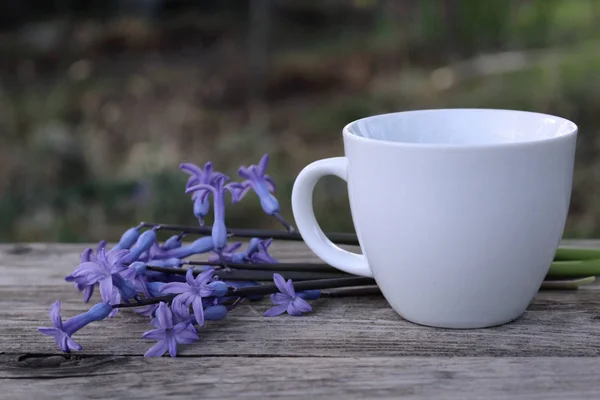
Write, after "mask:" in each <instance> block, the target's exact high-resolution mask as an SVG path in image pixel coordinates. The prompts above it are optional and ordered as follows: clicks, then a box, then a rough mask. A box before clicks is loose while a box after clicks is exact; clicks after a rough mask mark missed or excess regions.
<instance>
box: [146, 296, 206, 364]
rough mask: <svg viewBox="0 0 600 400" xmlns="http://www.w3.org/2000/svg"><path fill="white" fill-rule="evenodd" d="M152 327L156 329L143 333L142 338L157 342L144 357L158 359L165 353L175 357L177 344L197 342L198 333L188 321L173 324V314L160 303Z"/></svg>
mask: <svg viewBox="0 0 600 400" xmlns="http://www.w3.org/2000/svg"><path fill="white" fill-rule="evenodd" d="M152 325H154V327H155V328H156V329H153V330H151V331H148V332H145V333H144V334H143V337H144V338H146V339H152V340H157V341H158V342H157V343H156V344H155V345H154V346H152V347H150V349H148V351H147V352H146V354H144V357H160V356H162V355H163V354H165V353H166V352H167V351H168V352H169V354H170V355H171V357H176V356H177V345H178V344H190V343H193V342H195V341H196V340H198V333H197V332H196V330H195V329H194V326H193V325H192V324H191V323H190V322H189V321H187V322H186V321H183V322H180V323H177V324H175V323H173V312H172V311H171V309H170V308H169V306H168V305H167V304H166V303H164V302H162V301H161V302H160V304H159V305H158V308H157V309H156V317H155V318H154V319H153V320H152Z"/></svg>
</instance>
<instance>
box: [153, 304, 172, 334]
mask: <svg viewBox="0 0 600 400" xmlns="http://www.w3.org/2000/svg"><path fill="white" fill-rule="evenodd" d="M156 318H157V319H158V323H159V324H160V327H161V328H163V329H170V328H172V327H173V314H172V312H171V309H170V308H169V306H168V305H167V304H166V303H164V302H162V301H161V302H160V304H159V305H158V309H157V310H156Z"/></svg>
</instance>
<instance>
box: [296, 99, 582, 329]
mask: <svg viewBox="0 0 600 400" xmlns="http://www.w3.org/2000/svg"><path fill="white" fill-rule="evenodd" d="M577 130H578V128H577V126H576V125H575V124H574V123H573V122H571V121H568V120H566V119H564V118H560V117H556V116H552V115H546V114H539V113H533V112H525V111H512V110H493V109H439V110H418V111H406V112H397V113H391V114H383V115H376V116H371V117H368V118H363V119H360V120H357V121H354V122H352V123H350V124H348V125H347V126H346V127H344V129H343V140H344V153H345V156H344V157H335V158H328V159H324V160H319V161H316V162H313V163H312V164H310V165H308V166H307V167H305V168H304V169H303V170H302V171H301V172H300V174H299V175H298V177H297V179H296V182H295V183H294V188H293V191H292V208H293V212H294V218H295V220H296V224H297V227H298V230H299V232H300V234H301V235H302V238H303V239H304V241H305V242H306V244H307V245H308V247H310V249H311V250H312V251H313V252H314V253H315V254H316V255H317V256H318V257H320V258H321V259H322V260H323V261H325V262H326V263H328V264H330V265H332V266H334V267H335V268H338V269H340V270H342V271H345V272H348V273H351V274H356V275H362V276H367V277H373V278H374V279H375V281H376V282H377V285H378V286H379V288H380V289H381V292H382V293H383V295H384V297H385V298H386V300H387V301H388V302H389V304H390V305H391V306H392V308H393V309H394V310H395V311H396V312H397V313H398V314H400V316H402V317H403V318H405V319H407V320H409V321H412V322H414V323H417V324H421V325H428V326H433V327H445V328H462V329H465V328H482V327H489V326H495V325H500V324H503V323H507V322H510V321H512V320H514V319H516V318H518V317H519V316H520V315H521V314H523V313H524V312H525V310H526V308H527V306H528V305H529V303H530V302H531V300H532V299H533V297H534V296H535V294H536V293H537V291H538V290H539V288H540V286H541V284H542V281H543V280H544V277H545V275H546V274H547V272H548V270H549V267H550V265H551V263H552V260H553V258H554V254H555V252H556V250H557V248H558V246H559V245H560V240H561V237H562V234H563V230H564V226H565V221H566V218H567V213H568V208H569V202H570V197H571V185H572V179H573V165H574V156H575V142H576V137H577ZM325 175H335V176H338V177H340V178H342V179H344V180H346V182H347V184H348V196H349V200H350V209H351V212H352V219H353V222H354V227H355V230H356V234H357V236H358V241H359V243H360V247H361V250H362V254H356V253H352V252H348V251H346V250H343V249H341V248H339V247H337V246H336V245H334V244H333V243H332V242H331V241H329V239H327V237H326V236H325V235H324V233H323V231H322V230H321V228H320V227H319V225H318V223H317V221H316V219H315V215H314V211H313V205H312V195H313V189H314V186H315V184H316V183H317V181H318V180H319V179H320V178H321V177H322V176H325Z"/></svg>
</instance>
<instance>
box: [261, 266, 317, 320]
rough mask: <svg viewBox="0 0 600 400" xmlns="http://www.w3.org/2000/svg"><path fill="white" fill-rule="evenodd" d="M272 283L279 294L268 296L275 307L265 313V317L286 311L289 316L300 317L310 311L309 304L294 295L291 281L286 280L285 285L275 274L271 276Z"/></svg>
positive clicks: (279, 276)
mask: <svg viewBox="0 0 600 400" xmlns="http://www.w3.org/2000/svg"><path fill="white" fill-rule="evenodd" d="M273 281H274V282H275V285H276V286H277V288H278V289H279V292H280V293H273V294H272V295H271V296H270V299H271V302H272V303H273V304H275V306H274V307H271V308H269V309H268V310H267V311H265V313H264V316H265V317H274V316H276V315H279V314H283V313H284V312H286V311H287V313H288V314H289V315H293V316H296V317H297V316H300V315H302V313H306V312H310V311H312V307H311V306H310V304H308V303H307V302H306V301H305V300H304V299H303V298H301V297H299V296H297V295H296V291H295V290H294V285H293V284H292V280H291V279H288V281H287V283H286V281H285V279H283V276H281V275H279V274H277V273H275V274H273Z"/></svg>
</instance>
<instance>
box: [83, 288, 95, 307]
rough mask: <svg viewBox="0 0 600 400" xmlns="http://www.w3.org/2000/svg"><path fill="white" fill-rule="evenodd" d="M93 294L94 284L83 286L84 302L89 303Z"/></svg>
mask: <svg viewBox="0 0 600 400" xmlns="http://www.w3.org/2000/svg"><path fill="white" fill-rule="evenodd" d="M92 294H94V285H87V286H86V287H84V288H83V302H84V303H87V302H88V301H90V299H91V298H92Z"/></svg>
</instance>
